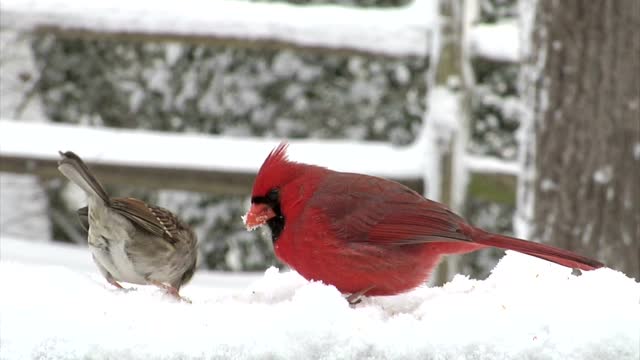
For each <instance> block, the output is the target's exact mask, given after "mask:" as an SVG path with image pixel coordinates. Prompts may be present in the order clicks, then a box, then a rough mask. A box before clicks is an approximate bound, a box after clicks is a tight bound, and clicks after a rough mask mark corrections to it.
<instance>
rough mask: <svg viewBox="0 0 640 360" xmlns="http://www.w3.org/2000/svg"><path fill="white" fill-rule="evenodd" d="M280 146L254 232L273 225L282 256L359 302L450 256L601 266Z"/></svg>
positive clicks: (250, 219)
mask: <svg viewBox="0 0 640 360" xmlns="http://www.w3.org/2000/svg"><path fill="white" fill-rule="evenodd" d="M286 150H287V145H286V144H285V143H282V144H280V146H278V147H277V148H276V149H274V150H273V151H271V153H270V154H269V156H268V157H267V159H266V160H265V161H264V164H262V167H261V168H260V171H259V172H258V176H257V177H256V180H255V183H254V185H253V192H252V194H251V196H252V197H251V209H250V210H249V212H248V213H247V214H246V216H245V217H244V220H245V225H246V226H247V229H250V230H251V229H254V228H256V227H258V226H261V225H264V224H266V225H268V226H269V228H270V229H271V236H272V239H273V244H274V249H275V253H276V255H277V256H278V258H280V259H281V260H282V261H284V262H285V263H287V264H288V265H289V266H291V267H292V268H293V269H295V270H296V271H298V272H299V273H300V274H301V275H302V276H304V277H305V278H306V279H309V280H320V281H322V282H324V283H326V284H331V285H334V286H335V287H336V288H338V290H340V291H341V292H343V293H350V294H352V295H353V296H355V297H353V298H351V297H350V299H358V298H359V297H360V296H362V295H364V294H366V295H393V294H398V293H402V292H405V291H408V290H411V289H413V288H415V287H417V286H418V285H420V284H422V283H424V282H425V281H426V280H427V278H428V277H429V275H430V274H431V272H432V270H433V269H434V268H435V267H436V265H437V264H438V262H439V261H440V259H441V258H442V256H443V255H449V254H462V253H467V252H471V251H475V250H479V249H483V248H486V247H497V248H502V249H511V250H515V251H519V252H521V253H525V254H529V255H532V256H536V257H539V258H542V259H545V260H548V261H552V262H554V263H557V264H560V265H564V266H567V267H572V268H578V269H581V270H592V269H596V268H599V267H602V266H603V264H601V263H599V262H597V261H595V260H591V259H589V258H586V257H584V256H580V255H577V254H574V253H572V252H569V251H567V250H563V249H559V248H555V247H552V246H548V245H543V244H539V243H534V242H529V241H525V240H520V239H516V238H512V237H508V236H504V235H499V234H492V233H489V232H487V231H484V230H482V229H478V228H476V227H473V226H472V225H469V224H468V223H467V222H466V221H465V220H464V219H463V218H461V217H460V216H458V215H456V214H454V213H453V212H451V211H450V210H449V209H447V207H445V206H444V205H442V204H440V203H437V202H435V201H431V200H428V199H425V198H424V197H423V196H422V195H420V194H418V193H417V192H415V191H413V190H411V189H409V188H408V187H406V186H404V185H402V184H399V183H397V182H394V181H391V180H386V179H382V178H378V177H374V176H368V175H361V174H354V173H345V172H337V171H332V170H329V169H327V168H324V167H320V166H314V165H307V164H302V163H297V162H293V161H289V160H288V159H287V154H286Z"/></svg>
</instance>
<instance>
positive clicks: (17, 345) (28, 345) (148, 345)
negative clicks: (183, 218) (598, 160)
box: [0, 237, 640, 360]
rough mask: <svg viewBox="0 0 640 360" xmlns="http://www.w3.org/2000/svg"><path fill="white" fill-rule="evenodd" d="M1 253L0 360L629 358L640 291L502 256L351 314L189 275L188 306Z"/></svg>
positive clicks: (273, 289) (65, 257) (28, 254)
mask: <svg viewBox="0 0 640 360" xmlns="http://www.w3.org/2000/svg"><path fill="white" fill-rule="evenodd" d="M0 241H1V245H2V248H3V253H2V261H1V262H0V284H2V287H3V289H10V291H5V292H4V293H3V296H2V297H0V316H1V317H2V322H1V323H0V342H1V343H2V348H0V357H2V358H3V359H30V358H64V359H84V358H118V359H142V358H162V359H196V358H197V359H202V358H207V359H226V358H234V359H254V358H276V359H309V358H331V359H357V358H376V359H396V358H407V359H445V358H459V359H468V358H483V359H493V358H510V359H515V358H526V359H530V360H536V359H550V360H556V359H557V360H560V359H562V360H572V359H575V360H578V359H580V360H582V359H593V360H595V359H598V360H608V359H610V360H632V359H633V360H635V359H637V358H638V357H639V356H640V354H639V349H638V346H637V339H638V337H639V336H640V329H639V328H638V326H637V324H638V323H640V311H639V310H640V304H638V301H637V299H638V297H639V296H640V284H639V283H638V282H636V281H634V280H633V279H630V278H628V277H627V276H625V275H624V274H622V273H620V272H616V271H614V270H610V269H600V270H596V271H590V272H584V273H583V274H582V275H581V276H574V275H572V274H571V269H568V268H564V267H561V266H558V265H555V264H552V263H549V262H545V261H542V260H539V259H536V258H533V257H528V256H525V255H521V254H518V253H514V252H507V255H506V256H505V257H504V258H503V259H502V260H501V261H500V263H499V264H498V265H497V266H496V268H495V269H494V270H493V272H492V274H491V275H490V276H489V278H487V279H486V280H484V281H478V280H473V279H469V278H467V277H464V276H456V277H455V278H454V279H453V281H451V282H450V283H447V284H445V285H444V286H442V287H434V288H428V287H420V288H417V289H415V290H414V291H411V292H409V293H406V294H402V295H396V296H386V297H384V296H382V297H366V298H365V299H364V300H363V301H362V303H360V304H358V305H356V306H353V307H352V306H349V304H348V303H347V302H346V300H345V299H344V298H343V295H342V294H340V293H339V292H338V291H337V290H336V289H335V288H334V287H333V286H327V285H324V284H322V283H320V282H309V281H306V280H305V279H303V278H302V277H301V276H300V275H298V274H297V273H296V272H293V271H285V272H282V271H279V270H278V269H276V268H271V269H269V270H267V271H266V272H265V273H264V275H262V276H256V275H253V274H252V275H251V276H245V277H242V276H241V275H238V274H229V275H219V274H218V275H216V276H217V277H216V278H215V281H204V280H203V279H207V278H208V279H212V274H211V273H209V272H206V271H201V272H197V273H196V275H195V277H194V281H193V283H192V284H189V285H187V286H186V287H185V288H184V289H183V290H182V294H183V295H184V296H187V297H188V298H190V299H191V300H192V301H193V304H186V303H181V302H176V301H174V300H172V299H171V298H169V297H166V296H165V295H164V294H163V293H162V292H161V291H160V290H157V289H155V288H153V287H147V286H137V290H136V291H130V292H126V293H125V292H121V291H117V290H115V289H112V288H111V287H109V285H108V284H107V283H106V282H105V281H104V279H102V277H101V276H100V275H99V274H98V271H97V269H95V267H94V266H92V264H91V260H90V255H89V253H88V252H86V251H85V250H84V249H80V248H71V247H69V246H60V245H57V246H54V245H49V244H34V243H28V242H26V241H23V240H19V239H9V238H6V237H3V238H1V239H0ZM5 249H6V251H5ZM26 250H28V251H26ZM225 277H226V281H225Z"/></svg>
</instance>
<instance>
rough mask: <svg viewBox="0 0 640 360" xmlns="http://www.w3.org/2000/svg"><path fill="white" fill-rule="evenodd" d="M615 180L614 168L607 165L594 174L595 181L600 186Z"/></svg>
mask: <svg viewBox="0 0 640 360" xmlns="http://www.w3.org/2000/svg"><path fill="white" fill-rule="evenodd" d="M612 178H613V167H612V166H611V165H605V166H603V167H601V168H599V169H598V170H596V171H595V172H594V173H593V181H595V182H596V183H598V184H603V185H604V184H607V183H609V181H611V179H612Z"/></svg>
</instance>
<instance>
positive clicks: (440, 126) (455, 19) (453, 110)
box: [423, 0, 475, 285]
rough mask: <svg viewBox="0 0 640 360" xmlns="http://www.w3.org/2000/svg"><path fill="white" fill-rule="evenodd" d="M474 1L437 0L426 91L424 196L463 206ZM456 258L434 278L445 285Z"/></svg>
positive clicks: (453, 268) (433, 281)
mask: <svg viewBox="0 0 640 360" xmlns="http://www.w3.org/2000/svg"><path fill="white" fill-rule="evenodd" d="M472 5H475V0H451V1H447V0H441V1H439V3H438V17H437V18H438V21H437V25H436V28H435V29H434V34H433V41H432V52H431V58H430V59H431V68H430V72H429V79H428V82H429V90H428V91H429V93H428V95H427V112H426V115H425V125H424V130H423V131H424V133H423V138H424V140H425V144H424V145H425V147H426V148H427V154H425V155H426V156H427V159H429V160H430V161H428V164H427V169H426V173H425V182H426V183H425V189H426V194H425V195H426V196H427V197H429V198H431V199H434V200H437V201H440V202H442V203H444V204H446V205H447V206H449V207H450V208H451V209H452V210H453V211H456V212H461V211H462V210H463V206H464V201H465V198H466V187H467V178H468V176H467V171H466V167H465V164H464V163H463V161H464V152H465V150H466V145H467V139H468V136H469V135H468V132H469V131H468V123H469V117H470V115H469V112H470V96H469V89H470V88H471V84H472V83H473V80H472V71H471V66H470V63H469V60H468V53H467V52H468V50H467V46H466V43H467V41H466V38H467V29H468V27H469V25H470V22H471V19H472V16H468V15H472V14H474V13H475V11H473V9H472V8H471V6H472ZM457 268H458V266H457V263H456V260H455V258H450V259H446V260H445V261H443V262H442V264H441V265H440V267H439V268H438V269H437V270H436V273H435V274H434V276H433V277H432V283H433V284H436V285H437V284H443V283H445V282H446V281H448V279H449V278H450V276H451V275H452V274H453V273H455V272H456V271H457Z"/></svg>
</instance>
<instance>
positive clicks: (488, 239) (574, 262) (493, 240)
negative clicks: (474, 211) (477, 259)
mask: <svg viewBox="0 0 640 360" xmlns="http://www.w3.org/2000/svg"><path fill="white" fill-rule="evenodd" d="M473 241H474V242H477V243H478V244H482V245H487V246H493V247H497V248H501V249H508V250H515V251H518V252H521V253H524V254H527V255H531V256H535V257H539V258H541V259H545V260H547V261H551V262H554V263H556V264H560V265H563V266H567V267H570V268H577V269H580V270H593V269H597V268H601V267H603V266H604V264H603V263H601V262H599V261H596V260H593V259H589V258H588V257H585V256H582V255H578V254H576V253H573V252H571V251H568V250H564V249H560V248H557V247H553V246H550V245H545V244H540V243H536V242H532V241H526V240H521V239H517V238H513V237H509V236H505V235H499V234H492V233H489V232H486V231H483V230H480V229H474V232H473Z"/></svg>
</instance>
